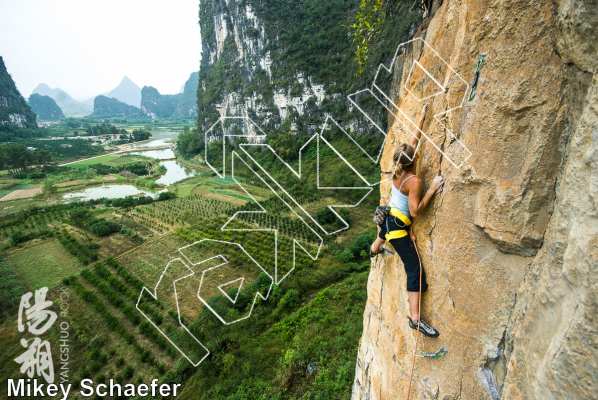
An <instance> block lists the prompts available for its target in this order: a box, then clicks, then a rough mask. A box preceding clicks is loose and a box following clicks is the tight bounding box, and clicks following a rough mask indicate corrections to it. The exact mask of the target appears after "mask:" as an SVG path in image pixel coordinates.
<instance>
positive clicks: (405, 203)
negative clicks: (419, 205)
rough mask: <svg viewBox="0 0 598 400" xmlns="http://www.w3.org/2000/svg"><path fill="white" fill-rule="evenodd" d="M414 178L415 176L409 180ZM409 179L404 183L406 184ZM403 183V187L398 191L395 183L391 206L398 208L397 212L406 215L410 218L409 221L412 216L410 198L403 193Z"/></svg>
mask: <svg viewBox="0 0 598 400" xmlns="http://www.w3.org/2000/svg"><path fill="white" fill-rule="evenodd" d="M414 176H415V175H411V176H410V177H409V178H413V177H414ZM409 178H407V179H409ZM407 179H405V180H404V181H403V183H405V181H406V180H407ZM403 183H401V186H400V187H399V188H398V189H397V187H396V186H395V185H394V183H393V185H392V194H391V196H390V206H391V207H394V208H396V209H397V210H399V211H400V212H402V213H403V214H405V215H406V216H407V217H409V219H411V215H410V214H409V196H405V195H404V194H403V193H401V188H402V187H403Z"/></svg>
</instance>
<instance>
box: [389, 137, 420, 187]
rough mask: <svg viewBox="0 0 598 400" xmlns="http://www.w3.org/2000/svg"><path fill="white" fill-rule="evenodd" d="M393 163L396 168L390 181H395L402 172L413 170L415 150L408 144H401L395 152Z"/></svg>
mask: <svg viewBox="0 0 598 400" xmlns="http://www.w3.org/2000/svg"><path fill="white" fill-rule="evenodd" d="M392 159H393V163H394V165H396V166H397V169H396V171H395V174H394V175H393V177H392V179H394V180H397V179H399V177H400V176H401V173H402V172H403V171H411V170H412V169H413V168H415V150H414V149H413V147H412V146H411V145H410V144H407V143H403V144H401V145H400V146H399V147H397V149H396V150H395V154H394V156H393V158H392Z"/></svg>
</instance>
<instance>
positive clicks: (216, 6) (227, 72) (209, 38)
mask: <svg viewBox="0 0 598 400" xmlns="http://www.w3.org/2000/svg"><path fill="white" fill-rule="evenodd" d="M200 25H201V30H202V60H201V68H200V78H199V81H200V83H199V87H198V100H199V101H198V103H199V125H198V127H199V129H200V131H203V130H205V129H206V128H208V127H209V126H210V125H211V124H213V123H214V122H216V121H217V118H218V117H231V116H235V117H250V118H252V119H254V120H257V122H260V123H265V124H268V125H269V126H280V124H281V123H282V122H283V121H284V119H285V118H286V117H287V116H289V115H290V114H291V113H293V112H296V113H298V114H299V115H302V114H303V113H304V112H305V109H306V104H307V103H308V101H309V102H310V106H311V107H312V108H313V107H315V106H319V105H320V104H321V102H322V100H323V99H324V94H325V93H324V87H323V85H318V84H314V83H313V82H312V81H311V80H310V78H309V77H305V76H303V74H302V73H300V72H298V73H297V75H296V82H297V83H299V84H300V85H299V86H297V87H298V88H299V87H300V89H297V90H295V91H293V90H286V89H284V88H281V87H277V86H276V85H274V84H273V82H272V80H273V79H272V68H271V65H272V59H271V58H270V50H268V44H269V39H272V38H268V37H267V35H266V29H265V27H264V24H263V21H262V20H261V19H260V18H258V16H257V15H256V11H255V9H254V7H253V5H252V4H251V3H250V2H247V1H243V2H235V1H230V0H218V1H210V2H205V1H202V2H201V5H200ZM214 80H219V81H218V82H217V83H216V84H215V83H214ZM210 86H211V87H210ZM202 104H205V105H207V106H206V107H202ZM213 109H215V110H216V111H217V112H216V113H214V112H213Z"/></svg>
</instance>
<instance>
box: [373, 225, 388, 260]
mask: <svg viewBox="0 0 598 400" xmlns="http://www.w3.org/2000/svg"><path fill="white" fill-rule="evenodd" d="M378 226H379V227H380V231H378V237H377V238H376V240H375V241H374V243H373V244H372V247H371V248H370V257H375V256H376V255H377V254H380V253H382V251H380V246H382V245H383V244H384V242H386V237H385V236H386V233H387V230H386V224H382V225H378Z"/></svg>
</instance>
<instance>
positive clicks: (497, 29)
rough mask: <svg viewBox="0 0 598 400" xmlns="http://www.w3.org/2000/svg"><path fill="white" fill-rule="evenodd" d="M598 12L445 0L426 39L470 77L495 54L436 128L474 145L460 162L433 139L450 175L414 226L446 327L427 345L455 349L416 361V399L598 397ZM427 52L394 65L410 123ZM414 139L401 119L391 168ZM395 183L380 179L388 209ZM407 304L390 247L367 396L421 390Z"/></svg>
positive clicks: (362, 374)
mask: <svg viewBox="0 0 598 400" xmlns="http://www.w3.org/2000/svg"><path fill="white" fill-rule="evenodd" d="M597 10H598V4H597V2H596V1H586V2H582V1H567V0H561V1H554V2H552V1H551V2H548V1H546V2H544V1H534V2H531V1H506V0H496V1H478V0H476V1H473V0H461V1H451V0H447V1H444V2H443V4H442V5H440V6H439V7H438V5H437V4H435V7H434V9H433V14H432V16H431V17H428V18H427V19H426V20H424V22H423V24H422V26H421V27H420V30H419V31H418V32H417V33H416V34H415V36H416V37H418V36H419V37H422V38H424V40H425V41H426V42H427V43H429V44H430V45H431V46H432V47H433V48H434V50H436V51H437V52H438V54H439V55H440V57H442V58H443V59H444V60H446V61H447V63H448V64H449V65H450V66H451V67H452V68H453V69H454V70H455V71H456V72H457V73H458V74H460V75H461V76H463V78H464V79H466V80H467V82H468V83H471V80H472V78H473V73H474V70H475V65H476V63H477V59H478V55H479V54H481V53H486V54H487V57H486V59H485V61H484V64H483V67H482V69H481V76H480V80H479V82H478V88H477V94H476V97H475V98H474V99H473V101H471V102H469V101H466V102H465V105H464V107H463V108H461V109H457V110H455V111H453V112H451V113H450V114H449V115H448V116H447V117H445V118H444V119H441V122H443V124H444V126H442V125H441V124H440V123H438V121H435V120H434V119H433V118H427V119H426V123H425V124H424V132H428V133H429V135H430V139H431V141H433V142H434V143H436V144H437V146H438V147H439V148H441V149H442V150H443V151H444V152H445V154H458V153H459V151H460V150H459V149H458V147H459V145H458V141H457V140H455V138H453V137H451V135H450V133H449V132H448V131H447V129H446V128H448V129H450V131H452V132H453V133H454V134H455V136H456V137H457V138H458V139H459V140H460V141H461V142H462V143H463V145H465V147H466V148H467V149H469V151H471V153H472V155H471V157H470V158H469V159H468V160H467V162H466V163H465V165H464V166H462V167H461V168H455V167H454V166H453V165H451V164H450V163H449V162H448V161H447V159H446V157H443V156H442V155H441V153H440V152H439V151H438V150H436V149H435V148H434V146H432V145H431V143H430V142H429V141H427V140H424V141H422V144H421V146H420V150H419V151H421V156H420V160H419V165H418V171H417V173H418V176H420V177H421V178H422V179H423V180H424V182H426V183H428V184H429V182H430V181H431V180H432V179H433V178H434V177H435V176H436V175H437V174H439V173H440V174H441V175H442V176H444V177H445V179H446V185H445V188H444V190H443V191H442V193H440V194H437V195H435V197H434V199H433V201H432V203H431V204H430V205H429V207H428V209H427V210H426V212H425V213H424V215H420V216H418V217H417V219H416V220H415V223H414V230H415V233H416V235H417V238H418V249H419V253H420V255H421V257H422V261H423V265H424V268H425V269H426V271H427V275H428V282H429V284H430V289H429V291H428V292H427V293H426V294H425V295H424V296H423V305H422V310H423V312H422V315H423V316H424V318H425V319H426V320H427V321H429V322H430V323H431V324H432V325H433V326H435V327H436V328H437V329H439V330H440V331H441V336H440V337H439V338H437V339H428V338H425V337H421V336H420V348H421V349H422V350H424V351H428V352H432V351H436V350H437V349H439V348H440V347H446V348H447V349H448V354H447V355H446V356H444V357H443V358H441V359H438V360H431V359H418V360H417V361H416V369H415V374H414V378H413V388H412V392H411V398H412V399H442V400H451V399H498V398H509V399H560V398H568V397H566V396H570V397H569V398H593V396H595V395H596V385H598V368H597V363H598V362H597V361H596V360H598V351H597V348H598V345H597V343H598V342H597V339H596V338H597V337H598V335H597V333H598V321H597V320H596V318H595V317H594V316H593V315H595V314H596V311H597V310H598V299H597V296H596V293H597V292H596V282H597V281H598V261H597V260H598V252H597V250H596V249H598V246H597V244H598V218H597V217H598V212H597V208H598V173H597V172H596V171H597V169H596V166H598V133H597V130H598V128H597V122H598V106H597V104H598V101H597V100H598V92H597V91H598V85H597V82H596V79H597V78H596V76H597V75H596V65H598V57H597V54H598V52H597V47H596V42H597V39H598V33H597V30H596V27H597V26H598V16H597ZM427 52H429V50H428V49H427V48H425V47H423V46H421V45H419V43H418V42H415V43H414V44H413V45H412V46H410V48H409V49H408V51H407V52H406V53H405V54H404V55H403V56H401V57H399V60H398V62H397V63H396V66H395V70H394V71H393V73H394V75H395V77H396V83H395V87H394V97H395V98H396V105H397V107H399V108H400V109H402V110H404V111H405V113H406V115H407V116H408V117H409V118H411V119H412V120H415V119H416V118H417V115H418V114H419V111H420V109H421V106H422V104H423V103H422V102H418V101H417V100H416V99H415V98H414V97H413V96H411V95H409V94H408V93H406V90H405V85H406V83H407V80H408V79H407V78H408V74H409V71H410V68H409V67H410V66H411V65H412V63H413V61H414V60H422V59H425V58H426V57H427V56H428V57H429V55H427ZM446 73H447V74H449V72H448V71H447V72H446ZM447 82H448V85H449V86H450V85H451V82H453V80H452V78H448V77H447ZM425 84H426V85H432V83H430V82H427V83H425ZM422 90H423V91H424V92H425V90H426V89H425V88H423V89H422ZM450 92H451V91H449V93H450ZM448 96H449V94H448V93H447V95H446V96H444V95H442V94H441V95H439V96H435V97H433V98H431V99H430V102H431V110H430V113H431V114H437V113H439V112H441V111H442V110H445V109H447V105H450V104H452V103H451V101H452V100H451V99H450V98H447V97H448ZM391 121H392V119H391ZM409 138H410V133H409V132H407V131H406V130H405V129H404V126H403V125H402V124H401V123H400V121H394V123H393V124H392V125H391V128H390V130H389V133H388V139H387V143H386V146H385V149H384V153H383V157H382V161H381V165H382V171H383V178H384V177H388V176H390V175H388V174H389V173H390V172H391V171H392V168H393V165H392V155H393V152H394V149H395V148H396V147H397V146H398V144H399V143H401V142H404V141H408V140H409ZM390 185H391V183H390V182H386V183H384V184H382V185H381V187H380V194H381V204H383V205H385V204H387V203H388V201H389V200H390V189H391V186H390ZM426 189H427V186H426V187H425V188H424V190H426ZM388 247H389V248H390V246H389V245H388ZM407 315H408V304H407V294H406V292H405V274H404V271H403V266H402V263H401V261H400V259H399V258H398V256H396V255H394V251H393V255H384V256H378V259H377V260H376V261H375V262H373V263H372V270H371V273H370V278H369V281H368V302H367V305H366V309H365V312H364V332H363V336H362V340H361V344H360V347H359V353H358V360H357V367H356V376H355V382H354V386H353V399H372V400H373V399H403V398H406V397H407V387H408V384H409V375H410V372H411V362H412V358H413V356H412V353H411V352H412V350H413V349H414V345H415V331H413V330H411V329H410V328H408V325H407V319H406V316H407Z"/></svg>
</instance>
